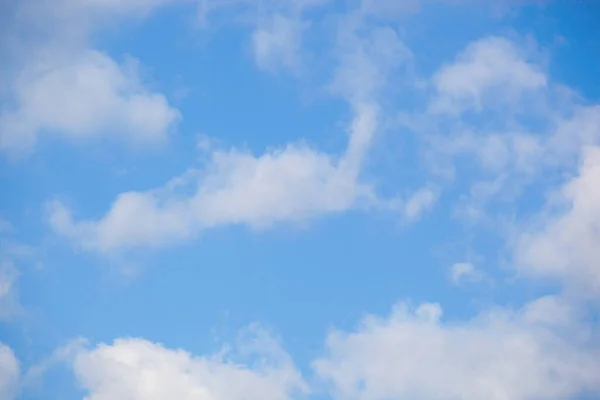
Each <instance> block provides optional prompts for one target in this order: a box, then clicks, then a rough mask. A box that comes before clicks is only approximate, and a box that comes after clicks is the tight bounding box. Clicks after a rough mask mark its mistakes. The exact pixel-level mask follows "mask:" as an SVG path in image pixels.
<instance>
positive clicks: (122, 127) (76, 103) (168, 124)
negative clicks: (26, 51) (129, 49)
mask: <svg viewBox="0 0 600 400" xmlns="http://www.w3.org/2000/svg"><path fill="white" fill-rule="evenodd" d="M38 61H39V64H37V65H30V66H29V68H28V69H27V70H25V71H23V73H22V75H21V76H20V77H19V78H18V80H17V81H16V83H15V86H14V90H15V96H16V99H17V103H18V106H17V107H16V109H15V110H13V111H8V112H7V111H5V112H4V113H3V114H2V115H1V116H0V148H1V149H4V150H23V149H29V148H31V147H33V146H34V144H35V142H36V140H37V136H38V135H40V134H54V135H57V136H63V137H66V138H68V139H72V140H81V139H86V138H89V137H94V136H96V137H98V136H104V137H106V136H113V137H114V138H115V139H116V140H124V141H128V142H130V143H135V144H144V143H159V142H161V141H165V140H166V139H167V135H168V133H169V131H170V130H171V129H172V126H173V124H174V123H175V122H176V121H177V120H178V118H179V113H178V111H176V110H174V109H173V108H171V107H170V106H169V104H168V102H167V100H166V98H165V97H164V96H163V95H161V94H158V93H153V92H151V91H148V90H147V89H146V88H144V86H143V84H142V83H141V82H140V80H139V77H138V75H137V72H136V70H135V66H134V65H130V66H127V65H126V66H120V65H118V64H116V63H115V62H114V61H113V60H112V59H111V58H109V57H108V56H106V55H105V54H102V53H100V52H97V51H93V50H87V51H84V52H81V53H80V54H77V55H75V56H74V57H73V58H70V59H69V60H68V61H67V60H66V61H65V62H62V61H58V60H56V59H53V60H50V62H49V63H46V62H43V61H42V60H38ZM57 99H60V101H57Z"/></svg>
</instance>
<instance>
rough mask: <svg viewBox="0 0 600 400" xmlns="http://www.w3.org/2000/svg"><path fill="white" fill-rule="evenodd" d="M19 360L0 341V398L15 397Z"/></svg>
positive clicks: (10, 398)
mask: <svg viewBox="0 0 600 400" xmlns="http://www.w3.org/2000/svg"><path fill="white" fill-rule="evenodd" d="M19 375H20V372H19V362H18V361H17V358H16V357H15V354H14V353H13V351H12V350H11V349H10V347H8V346H6V345H4V344H2V343H1V342H0V398H2V399H6V400H13V399H16V396H17V390H18V387H19Z"/></svg>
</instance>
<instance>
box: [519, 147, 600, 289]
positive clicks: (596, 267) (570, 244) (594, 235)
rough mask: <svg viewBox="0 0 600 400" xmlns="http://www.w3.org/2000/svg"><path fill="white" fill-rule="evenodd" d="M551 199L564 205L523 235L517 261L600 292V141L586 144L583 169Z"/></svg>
mask: <svg viewBox="0 0 600 400" xmlns="http://www.w3.org/2000/svg"><path fill="white" fill-rule="evenodd" d="M552 203H558V205H559V206H561V207H560V208H561V210H560V211H558V212H553V213H552V212H551V213H550V214H549V215H542V216H541V222H540V223H539V226H537V227H533V228H531V229H529V230H528V231H526V232H525V233H523V234H521V235H520V236H519V239H518V243H517V248H516V259H517V264H518V265H519V266H521V267H522V268H524V270H525V271H528V272H530V273H533V274H534V275H541V276H550V277H554V278H561V279H565V280H567V281H568V282H570V283H574V284H576V285H577V286H578V287H579V288H585V289H589V290H592V291H594V292H596V293H598V292H600V246H599V244H600V147H597V146H596V147H588V148H586V149H585V150H584V152H583V156H582V163H581V167H580V171H579V174H578V175H577V176H576V177H574V178H572V179H571V180H570V181H569V182H567V183H566V184H565V185H564V186H563V187H562V188H561V189H560V190H559V191H558V193H557V194H556V196H555V197H554V199H553V201H552ZM552 203H551V204H549V206H552Z"/></svg>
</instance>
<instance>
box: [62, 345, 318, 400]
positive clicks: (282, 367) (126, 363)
mask: <svg viewBox="0 0 600 400" xmlns="http://www.w3.org/2000/svg"><path fill="white" fill-rule="evenodd" d="M251 347H252V348H253V350H255V351H257V353H256V354H255V355H254V356H255V360H254V362H253V363H252V364H250V365H243V364H240V363H235V362H233V361H231V360H227V359H226V358H225V356H224V355H222V354H217V355H214V356H209V357H197V356H193V355H192V354H190V353H188V352H186V351H184V350H175V349H168V348H165V347H164V346H162V345H160V344H156V343H152V342H149V341H146V340H143V339H118V340H116V341H115V342H114V343H113V344H111V345H105V344H101V345H98V346H97V347H96V348H94V349H90V350H81V351H80V352H79V353H78V354H77V355H76V356H75V358H74V361H73V369H74V371H75V374H76V376H77V379H78V381H79V383H80V385H81V386H82V387H83V388H84V389H85V390H86V391H87V393H88V394H87V397H86V399H89V400H118V399H129V398H131V399H145V400H154V399H156V400H162V399H167V398H177V399H182V400H186V399H190V400H191V399H214V400H244V399H248V398H249V397H248V396H250V397H252V398H257V399H264V400H289V399H292V398H296V397H295V396H296V395H297V394H303V393H306V391H307V386H306V384H305V383H304V381H303V379H302V377H301V375H300V373H299V372H298V371H297V370H296V368H295V367H294V366H293V364H292V362H291V361H290V359H289V357H288V356H287V355H286V354H285V352H283V350H281V349H280V348H279V347H278V346H277V345H276V344H275V342H273V340H272V339H270V338H268V336H265V335H264V334H261V335H260V336H259V340H258V341H253V343H251Z"/></svg>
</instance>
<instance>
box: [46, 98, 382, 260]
mask: <svg viewBox="0 0 600 400" xmlns="http://www.w3.org/2000/svg"><path fill="white" fill-rule="evenodd" d="M376 118H377V114H376V110H373V109H371V108H368V107H367V108H364V109H362V110H361V111H359V114H358V115H357V120H356V121H355V123H354V131H353V132H352V136H353V137H354V136H360V135H367V136H370V135H372V131H373V130H374V129H375V128H376ZM352 156H354V155H352ZM357 173H358V171H357V166H356V164H355V161H354V159H353V158H351V157H349V156H348V155H347V156H345V157H342V158H341V159H339V160H337V161H335V160H334V159H332V158H331V157H330V156H328V155H326V154H323V153H319V152H317V151H315V150H313V149H310V148H308V147H306V146H302V145H290V146H288V147H286V148H284V149H282V150H277V151H273V152H269V153H266V154H264V155H262V156H260V157H255V156H253V155H251V154H247V153H241V152H238V151H236V150H232V151H230V152H216V153H214V154H213V156H212V160H211V162H210V163H209V165H208V166H207V168H206V169H205V170H204V171H202V172H198V171H193V170H192V171H190V172H189V173H188V174H186V175H184V176H183V177H181V178H179V179H175V180H174V181H173V182H171V184H169V185H166V186H165V187H164V188H163V189H161V190H157V191H151V192H128V193H123V194H121V195H120V196H119V197H118V198H117V199H116V200H115V202H114V203H113V204H112V206H111V209H110V211H109V212H108V213H107V214H106V215H105V216H104V217H103V218H102V219H100V220H98V221H79V222H74V221H73V220H72V218H71V216H70V214H69V212H68V210H67V209H65V208H64V206H62V205H60V204H54V205H53V206H52V207H51V216H50V222H51V225H52V227H53V228H54V229H55V231H56V232H57V233H59V234H62V235H64V236H67V237H70V238H71V239H72V240H74V241H75V242H76V243H79V244H80V245H81V246H82V247H84V248H86V249H89V250H96V251H100V252H111V251H115V250H120V249H126V248H131V247H136V246H156V245H161V244H166V243H169V242H172V241H179V240H184V239H187V238H190V237H192V236H194V235H195V234H197V233H198V232H199V231H200V230H201V229H206V228H210V227H213V226H217V225H227V224H246V225H249V226H252V227H255V228H261V227H266V226H269V225H271V224H273V223H277V222H294V221H300V220H304V219H306V218H311V217H315V216H318V215H321V214H324V213H332V212H341V211H345V210H347V209H348V208H350V207H353V206H355V204H356V202H357V201H360V200H361V199H362V200H364V201H366V202H369V201H370V200H371V198H372V196H373V194H372V192H371V189H370V188H369V187H368V186H365V185H362V184H360V183H358V181H357ZM190 187H191V189H189V188H190ZM182 189H183V191H184V192H187V193H190V192H191V193H192V194H187V195H186V194H183V195H182V194H179V193H180V192H181V191H182ZM188 189H189V190H188Z"/></svg>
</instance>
